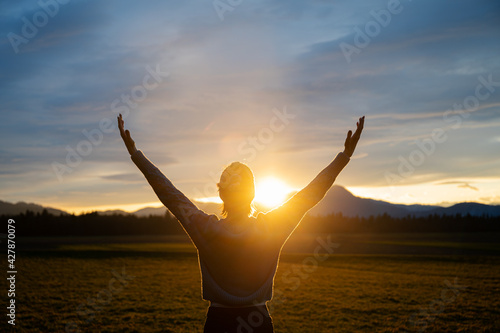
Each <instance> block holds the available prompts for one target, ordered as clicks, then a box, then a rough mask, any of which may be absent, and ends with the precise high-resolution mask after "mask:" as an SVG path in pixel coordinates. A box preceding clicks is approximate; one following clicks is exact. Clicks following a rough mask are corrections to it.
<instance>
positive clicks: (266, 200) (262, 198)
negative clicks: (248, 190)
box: [255, 177, 293, 208]
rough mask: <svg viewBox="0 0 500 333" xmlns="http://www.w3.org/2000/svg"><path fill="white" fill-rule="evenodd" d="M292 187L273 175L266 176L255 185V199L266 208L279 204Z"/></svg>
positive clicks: (283, 200)
mask: <svg viewBox="0 0 500 333" xmlns="http://www.w3.org/2000/svg"><path fill="white" fill-rule="evenodd" d="M291 191H293V189H292V188H291V187H290V186H288V185H287V184H286V183H284V182H283V181H281V180H279V179H277V178H275V177H267V178H264V179H262V180H260V181H257V184H256V185H255V201H256V202H257V203H259V204H262V205H264V206H266V207H268V208H272V207H276V206H279V205H281V204H282V203H283V202H285V200H286V199H287V196H288V194H289V193H290V192H291Z"/></svg>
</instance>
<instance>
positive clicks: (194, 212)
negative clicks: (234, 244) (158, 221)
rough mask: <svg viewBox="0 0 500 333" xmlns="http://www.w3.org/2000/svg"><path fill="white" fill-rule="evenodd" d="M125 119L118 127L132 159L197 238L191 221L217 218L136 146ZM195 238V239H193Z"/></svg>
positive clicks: (120, 121) (159, 195)
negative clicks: (181, 189) (203, 208)
mask: <svg viewBox="0 0 500 333" xmlns="http://www.w3.org/2000/svg"><path fill="white" fill-rule="evenodd" d="M124 125H125V124H124V121H123V118H122V115H121V114H120V116H119V117H118V128H119V129H120V135H121V137H122V139H123V142H124V143H125V146H126V147H127V150H128V152H129V153H130V157H131V158H132V161H133V162H134V163H135V164H136V165H137V167H138V168H139V170H141V172H142V173H143V174H144V176H145V177H146V179H147V181H148V183H149V184H150V185H151V187H152V188H153V190H154V191H155V193H156V195H157V196H158V199H160V201H161V202H162V203H163V204H164V205H165V207H167V208H168V209H169V210H170V211H171V212H172V214H174V215H175V217H177V219H178V220H179V222H180V223H181V224H182V226H183V227H184V229H185V230H186V231H187V233H188V234H189V235H190V236H191V238H196V236H195V235H194V234H195V232H194V230H193V228H192V226H191V223H192V222H193V221H194V220H196V221H198V222H201V221H202V220H208V219H209V218H215V216H209V215H207V214H206V213H205V212H203V211H201V210H200V209H198V207H196V205H195V204H194V203H193V202H191V200H189V199H188V198H187V197H186V196H185V195H184V194H183V193H182V192H181V191H179V190H178V189H177V188H176V187H175V186H174V185H173V184H172V182H171V181H170V180H169V179H168V178H167V177H166V176H165V175H164V174H163V173H162V172H161V171H160V169H158V168H157V167H156V166H155V165H154V164H153V163H152V162H151V161H150V160H149V159H148V158H147V157H146V156H145V155H144V154H143V153H142V151H140V150H137V148H136V147H135V142H134V140H132V137H131V136H130V131H129V130H125V129H124ZM193 240H194V239H193Z"/></svg>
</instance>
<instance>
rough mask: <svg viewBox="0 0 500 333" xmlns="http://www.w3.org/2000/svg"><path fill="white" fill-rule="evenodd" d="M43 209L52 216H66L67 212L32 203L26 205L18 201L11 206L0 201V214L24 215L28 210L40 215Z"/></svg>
mask: <svg viewBox="0 0 500 333" xmlns="http://www.w3.org/2000/svg"><path fill="white" fill-rule="evenodd" d="M44 209H46V210H47V212H48V213H50V214H53V215H60V214H68V213H67V212H65V211H63V210H60V209H56V208H51V207H43V206H40V205H37V204H34V203H26V202H22V201H20V202H18V203H15V204H13V203H10V202H6V201H1V200H0V214H5V215H17V214H20V213H25V212H26V211H28V210H30V211H32V212H34V213H41V212H43V210H44Z"/></svg>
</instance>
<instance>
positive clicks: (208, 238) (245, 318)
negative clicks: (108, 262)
mask: <svg viewBox="0 0 500 333" xmlns="http://www.w3.org/2000/svg"><path fill="white" fill-rule="evenodd" d="M364 118H365V117H361V118H359V122H358V123H357V129H356V131H355V132H354V134H352V132H351V131H349V132H348V133H347V138H346V140H345V144H344V146H345V148H344V151H343V152H341V153H338V155H337V156H336V158H335V159H334V160H333V161H332V162H331V163H330V164H329V165H328V166H327V167H326V168H325V169H324V170H323V171H321V172H320V173H319V174H318V175H317V176H316V178H314V179H313V180H312V181H311V182H310V183H309V185H307V186H306V187H305V188H304V189H302V190H301V191H299V192H297V193H296V194H295V195H294V196H293V197H291V198H290V199H289V200H288V201H286V202H285V203H284V204H283V205H281V206H279V207H277V208H275V209H273V210H271V211H269V212H267V213H259V214H257V216H252V215H251V214H252V206H251V204H252V201H253V199H254V195H255V189H254V176H253V173H252V171H251V170H250V168H249V167H248V166H246V165H245V164H243V163H239V162H234V163H232V164H231V165H229V166H228V167H227V168H226V169H225V170H224V171H223V172H222V175H221V178H220V182H219V183H218V184H217V186H218V188H219V195H220V198H221V199H222V201H223V217H224V218H223V219H219V218H218V217H217V216H216V215H209V214H206V213H205V212H203V211H201V210H200V209H198V208H197V207H196V206H195V205H194V204H193V203H192V202H191V201H190V200H189V199H188V198H187V197H186V196H184V194H182V193H181V192H180V191H179V190H178V189H177V188H176V187H175V186H174V185H173V184H172V183H171V182H170V181H169V180H168V179H167V177H165V175H164V174H163V173H162V172H161V171H160V170H159V169H158V168H157V167H156V166H155V165H154V164H153V163H151V162H150V161H149V160H148V159H147V158H146V157H145V156H144V154H143V153H142V152H141V151H140V150H137V149H136V147H135V142H134V140H132V137H131V136H130V132H129V130H124V122H123V118H122V115H121V114H120V116H119V117H118V128H119V129H120V135H121V137H122V139H123V141H124V142H125V146H126V147H127V150H128V152H129V153H130V155H131V158H132V161H134V163H135V164H136V165H137V167H138V168H139V169H140V170H141V171H142V173H143V174H144V176H145V177H146V179H147V181H148V182H149V184H150V185H151V187H152V188H153V190H154V191H155V193H156V194H157V196H158V198H159V199H160V201H161V202H162V203H163V204H164V205H165V206H166V207H167V208H168V209H169V210H170V211H171V212H172V214H174V215H175V216H176V217H177V219H178V220H179V222H180V223H181V225H182V227H183V228H184V230H185V231H186V233H187V234H188V235H189V237H190V238H191V241H192V242H193V244H194V245H195V247H196V249H197V251H198V261H199V265H200V271H201V277H202V297H203V299H205V300H208V301H210V306H209V308H208V311H207V318H206V321H205V328H204V332H205V333H209V332H217V333H222V332H227V333H233V332H237V333H242V332H253V333H259V332H262V333H268V332H273V323H272V319H271V316H270V315H269V311H268V309H267V304H266V303H267V301H269V300H271V298H272V293H273V282H274V275H275V273H276V269H277V265H278V260H279V257H280V252H281V248H282V247H283V245H284V243H285V242H286V240H287V239H288V237H289V236H290V234H291V233H292V232H293V230H294V229H295V228H296V227H297V225H298V224H299V222H300V220H301V219H302V217H303V216H304V215H305V213H306V212H307V211H308V210H310V209H311V208H312V207H314V206H315V205H316V204H317V203H318V202H319V201H320V200H321V199H322V198H323V197H324V195H325V194H326V192H327V191H328V190H329V189H330V187H331V186H332V185H333V182H334V181H335V178H336V177H337V175H338V174H339V173H340V172H341V171H342V169H343V168H344V167H345V166H346V165H347V163H348V162H349V160H350V157H351V156H352V154H353V153H354V149H355V148H356V144H357V143H358V140H359V138H360V135H361V132H362V130H363V125H364Z"/></svg>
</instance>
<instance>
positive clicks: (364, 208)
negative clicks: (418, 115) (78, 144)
mask: <svg viewBox="0 0 500 333" xmlns="http://www.w3.org/2000/svg"><path fill="white" fill-rule="evenodd" d="M196 205H197V206H198V207H199V208H200V209H202V210H204V211H205V212H207V213H209V214H220V205H219V204H216V203H202V202H196ZM44 209H47V211H48V212H49V213H51V214H55V215H59V214H68V213H67V212H65V211H63V210H60V209H56V208H51V207H43V206H41V205H37V204H34V203H25V202H18V203H16V204H13V203H9V202H5V201H0V214H4V215H16V214H20V213H24V212H26V211H27V210H30V211H32V212H35V213H41V212H42V211H43V210H44ZM165 212H166V208H165V207H159V208H154V207H145V208H142V209H139V210H137V211H135V212H132V213H128V212H125V211H123V210H107V211H99V213H100V214H104V215H112V214H135V215H137V216H149V215H163V214H165ZM332 213H342V214H343V215H345V216H356V215H357V216H364V217H368V216H370V215H374V216H376V215H382V214H384V213H386V214H388V215H390V216H393V217H404V216H407V215H415V216H427V215H431V214H438V215H456V214H461V215H466V214H470V215H473V216H481V215H489V216H500V205H484V204H480V203H474V202H464V203H458V204H455V205H453V206H450V207H441V206H432V205H401V204H392V203H389V202H386V201H380V200H374V199H367V198H360V197H356V196H354V195H353V194H352V193H351V192H349V191H348V190H346V189H345V188H343V187H341V186H338V185H334V186H333V187H332V188H331V189H330V191H328V193H327V194H326V195H325V197H324V198H323V200H322V201H321V202H320V203H319V204H318V205H317V206H316V207H314V208H313V209H311V211H310V212H309V214H311V215H328V214H332Z"/></svg>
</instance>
